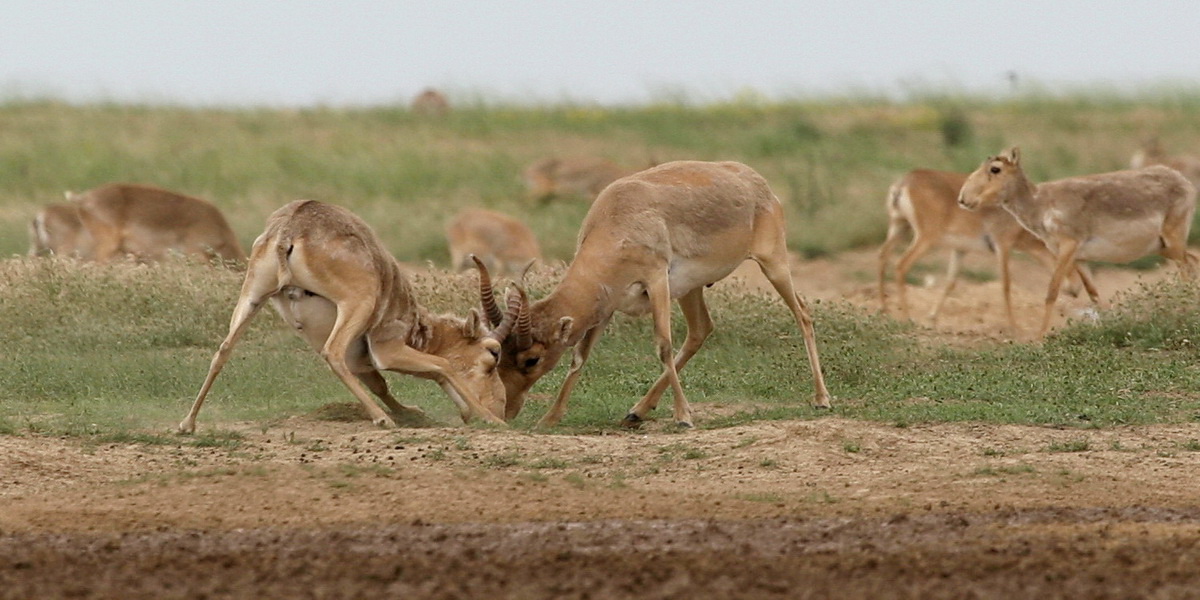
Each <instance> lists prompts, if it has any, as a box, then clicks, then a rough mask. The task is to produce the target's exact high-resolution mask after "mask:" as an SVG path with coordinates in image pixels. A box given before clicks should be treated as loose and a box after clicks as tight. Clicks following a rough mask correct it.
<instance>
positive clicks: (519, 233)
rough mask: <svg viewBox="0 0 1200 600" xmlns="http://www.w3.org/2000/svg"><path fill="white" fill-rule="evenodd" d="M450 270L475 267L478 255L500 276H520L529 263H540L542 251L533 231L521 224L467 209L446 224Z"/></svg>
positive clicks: (488, 211)
mask: <svg viewBox="0 0 1200 600" xmlns="http://www.w3.org/2000/svg"><path fill="white" fill-rule="evenodd" d="M446 240H447V242H448V243H449V246H450V264H451V267H452V268H454V269H457V270H459V271H465V270H467V269H470V268H472V267H474V264H473V263H472V261H471V258H470V257H471V255H475V256H476V257H478V258H479V259H480V260H482V261H483V263H484V264H485V265H487V267H488V269H491V270H492V271H495V272H497V273H505V274H515V273H520V272H521V270H522V269H524V268H525V267H526V265H528V264H529V263H530V262H532V261H535V260H541V258H542V249H541V246H539V245H538V241H537V237H535V236H534V235H533V230H531V229H530V228H529V226H528V225H526V224H524V223H522V222H521V221H520V220H518V219H515V218H513V217H510V216H508V215H506V214H503V213H498V212H496V211H494V210H487V209H485V208H464V209H463V210H461V211H459V212H458V214H457V215H455V216H454V218H453V219H451V220H450V222H449V223H447V224H446Z"/></svg>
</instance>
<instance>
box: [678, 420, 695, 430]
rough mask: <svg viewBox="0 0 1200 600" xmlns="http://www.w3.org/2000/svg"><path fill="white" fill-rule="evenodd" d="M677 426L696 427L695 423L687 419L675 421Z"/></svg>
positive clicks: (683, 427)
mask: <svg viewBox="0 0 1200 600" xmlns="http://www.w3.org/2000/svg"><path fill="white" fill-rule="evenodd" d="M675 426H676V427H678V428H680V429H691V428H692V427H695V425H692V424H691V423H688V422H687V421H675Z"/></svg>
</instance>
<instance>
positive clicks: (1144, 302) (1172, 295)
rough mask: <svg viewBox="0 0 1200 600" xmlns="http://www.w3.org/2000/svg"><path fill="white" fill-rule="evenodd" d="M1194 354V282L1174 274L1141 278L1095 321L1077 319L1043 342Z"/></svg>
mask: <svg viewBox="0 0 1200 600" xmlns="http://www.w3.org/2000/svg"><path fill="white" fill-rule="evenodd" d="M1047 343H1048V344H1052V345H1055V346H1080V345H1090V346H1106V347H1113V348H1136V349H1140V350H1147V351H1160V350H1171V351H1180V352H1186V353H1189V354H1192V355H1196V354H1200V286H1198V285H1197V284H1196V283H1193V282H1187V281H1182V280H1180V279H1172V280H1164V281H1160V282H1157V283H1153V284H1147V283H1141V284H1139V285H1138V287H1137V288H1136V289H1134V290H1131V291H1128V292H1125V293H1123V294H1121V295H1120V297H1118V299H1117V300H1116V301H1115V302H1114V303H1113V307H1112V308H1111V309H1110V310H1107V311H1104V312H1103V313H1102V314H1101V316H1100V318H1099V319H1097V320H1095V321H1079V322H1075V323H1073V324H1072V325H1071V326H1069V327H1066V328H1064V329H1062V330H1059V331H1058V332H1057V333H1056V334H1055V335H1053V336H1052V337H1051V338H1050V340H1049V341H1048V342H1047Z"/></svg>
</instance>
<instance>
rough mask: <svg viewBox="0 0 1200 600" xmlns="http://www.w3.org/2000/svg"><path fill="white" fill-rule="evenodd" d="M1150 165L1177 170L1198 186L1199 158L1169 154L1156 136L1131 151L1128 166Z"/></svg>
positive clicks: (1135, 167) (1199, 178)
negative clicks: (1164, 166) (1131, 154)
mask: <svg viewBox="0 0 1200 600" xmlns="http://www.w3.org/2000/svg"><path fill="white" fill-rule="evenodd" d="M1150 165H1166V166H1168V167H1171V168H1172V169H1175V170H1176V171H1179V172H1180V173H1181V174H1182V175H1183V176H1184V177H1187V178H1188V181H1191V182H1192V185H1195V186H1200V158H1197V157H1195V156H1191V155H1188V154H1177V155H1174V156H1172V155H1169V154H1167V152H1166V151H1165V150H1163V147H1162V143H1161V142H1159V141H1158V138H1157V137H1152V138H1150V139H1148V140H1146V141H1145V142H1143V143H1142V147H1141V148H1140V149H1138V151H1137V152H1134V153H1133V157H1132V158H1130V159H1129V166H1130V167H1132V168H1134V169H1140V168H1142V167H1148V166H1150Z"/></svg>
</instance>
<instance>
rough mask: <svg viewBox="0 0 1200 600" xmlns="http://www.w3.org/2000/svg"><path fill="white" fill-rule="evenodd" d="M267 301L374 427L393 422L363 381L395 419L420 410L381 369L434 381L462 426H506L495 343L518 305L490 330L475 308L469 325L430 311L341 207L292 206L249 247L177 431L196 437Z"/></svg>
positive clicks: (304, 202) (362, 227) (365, 227)
mask: <svg viewBox="0 0 1200 600" xmlns="http://www.w3.org/2000/svg"><path fill="white" fill-rule="evenodd" d="M267 300H270V302H271V304H272V305H273V306H274V307H275V309H276V310H277V311H278V312H279V314H280V316H282V317H283V319H284V320H285V321H287V323H288V324H290V325H292V326H293V327H295V328H296V330H297V331H298V333H300V335H301V336H303V337H304V338H305V339H306V340H307V341H308V342H309V344H310V345H312V347H313V348H315V349H317V350H318V351H319V352H320V354H321V357H322V358H324V359H325V361H326V363H328V365H329V368H330V369H331V370H333V372H334V374H335V375H337V377H338V379H341V381H342V383H344V384H345V385H346V387H347V388H349V389H350V392H351V393H352V394H354V396H355V398H357V399H358V401H359V402H360V403H361V404H362V406H363V407H364V408H365V409H366V410H367V414H368V415H370V417H371V421H372V422H374V423H375V424H376V425H378V426H381V427H393V426H395V421H393V420H392V418H391V417H389V416H388V415H386V414H384V412H383V410H381V409H380V408H379V406H378V405H377V404H375V402H374V401H372V400H371V397H370V396H368V395H367V392H366V390H365V389H363V385H366V387H367V388H369V389H370V390H371V391H372V392H373V393H375V395H376V396H378V397H379V399H380V400H382V401H383V403H384V404H385V405H386V406H387V407H388V409H389V410H391V412H392V414H394V415H397V416H400V415H404V414H405V413H420V410H419V409H417V408H415V407H410V406H405V405H402V404H400V403H399V402H397V401H396V399H395V398H393V397H392V396H391V394H390V393H388V388H387V383H386V381H385V380H384V379H383V376H382V375H381V374H380V373H379V372H380V371H397V372H400V373H407V374H409V375H415V376H417V377H421V378H424V379H432V380H434V381H436V382H437V383H438V385H440V386H441V387H442V389H443V390H444V391H445V392H446V394H447V395H448V396H450V399H451V400H452V401H453V402H454V403H455V404H456V405H457V406H458V409H459V413H460V414H461V416H462V419H463V422H468V421H469V420H470V419H471V417H472V416H473V415H474V416H478V417H480V418H482V419H483V420H485V421H488V422H492V423H503V421H501V420H500V418H499V417H497V416H496V415H497V414H503V411H504V388H503V384H502V383H501V382H500V379H499V376H498V375H497V373H496V361H497V357H498V355H499V352H500V340H502V339H504V337H506V336H507V335H508V333H509V331H511V327H512V324H513V322H514V321H515V318H516V310H517V307H516V305H515V304H514V305H513V307H512V310H510V312H509V315H508V317H507V318H505V319H500V320H501V323H500V325H499V326H498V327H497V328H496V329H494V330H492V331H491V332H485V331H484V328H483V327H482V326H481V319H480V316H479V313H478V312H477V311H475V310H472V311H471V313H470V315H469V316H468V318H467V319H465V320H463V319H458V318H455V317H451V316H446V315H433V314H430V313H429V312H428V311H427V310H426V309H425V308H424V307H422V306H421V305H420V303H419V302H418V301H417V298H416V296H415V295H414V294H413V289H412V287H411V285H410V284H409V282H408V279H407V278H405V277H404V274H403V273H401V271H400V267H399V265H398V264H397V263H396V261H395V259H393V258H392V256H391V255H390V254H388V252H387V250H385V249H384V247H383V244H382V243H381V242H380V241H379V238H378V237H377V236H376V235H375V232H374V231H373V230H372V229H371V228H370V226H368V225H367V224H366V223H364V222H363V221H362V219H359V218H358V217H357V216H355V215H354V214H353V213H351V212H350V211H348V210H346V209H344V208H342V207H339V206H334V205H331V204H324V203H321V202H316V201H312V200H297V201H295V202H292V203H290V204H288V205H286V206H284V207H283V208H280V209H279V210H277V211H275V212H274V213H272V214H271V216H270V217H269V218H268V219H267V226H266V230H265V231H263V233H262V235H260V236H259V237H258V239H257V240H255V241H254V247H253V248H252V249H251V255H250V262H249V264H248V265H247V268H246V278H245V280H244V281H243V283H242V290H241V293H240V294H239V295H238V300H237V305H236V306H235V308H234V311H233V317H232V318H231V319H230V323H229V333H228V335H226V336H225V340H224V341H223V342H221V346H220V348H219V349H218V350H217V352H216V354H214V355H213V359H212V364H211V365H210V366H209V369H208V376H207V377H205V379H204V385H203V386H201V388H200V393H199V394H198V395H197V396H196V401H195V402H194V403H193V404H192V408H191V410H190V411H189V412H188V414H187V417H186V418H184V420H183V422H182V423H180V424H179V431H180V432H183V433H191V432H193V431H195V429H196V415H197V414H198V413H199V412H200V406H201V405H202V404H204V398H205V397H206V396H207V395H208V391H209V389H210V388H211V387H212V384H213V380H214V379H216V377H217V374H218V373H220V372H221V368H222V367H224V366H225V362H226V361H228V360H229V357H230V355H231V353H232V352H233V347H234V345H235V344H236V343H237V341H238V338H239V337H240V336H241V335H242V333H243V332H244V331H245V330H246V326H247V325H249V323H250V319H251V318H253V317H254V315H255V314H257V313H258V311H259V309H261V308H262V306H263V303H264V302H265V301H267Z"/></svg>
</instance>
